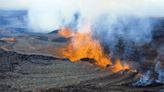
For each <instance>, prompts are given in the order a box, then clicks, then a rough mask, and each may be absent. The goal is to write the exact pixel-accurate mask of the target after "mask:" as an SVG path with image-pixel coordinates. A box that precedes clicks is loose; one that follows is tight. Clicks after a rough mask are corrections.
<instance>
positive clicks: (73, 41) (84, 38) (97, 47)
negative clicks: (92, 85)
mask: <svg viewBox="0 0 164 92" xmlns="http://www.w3.org/2000/svg"><path fill="white" fill-rule="evenodd" d="M58 34H59V35H60V36H63V37H65V38H70V41H69V42H68V45H67V46H66V47H64V48H62V49H61V52H62V55H63V56H64V57H65V58H68V59H69V60H70V61H72V62H78V61H80V60H81V59H83V58H89V59H94V61H95V62H94V64H95V65H97V66H99V67H101V68H106V67H111V69H110V70H111V71H113V72H118V71H121V70H125V69H129V66H128V65H124V64H122V62H121V61H120V60H119V59H118V60H116V62H115V63H112V60H111V58H110V57H109V55H107V54H106V53H105V52H104V49H103V47H102V46H101V44H100V42H99V40H97V39H94V38H93V37H92V31H91V27H90V26H89V25H86V26H84V27H83V28H81V29H80V30H78V31H72V30H71V29H70V28H66V27H63V28H61V30H60V31H59V32H58Z"/></svg>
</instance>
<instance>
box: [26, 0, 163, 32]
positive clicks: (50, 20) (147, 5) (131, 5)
mask: <svg viewBox="0 0 164 92" xmlns="http://www.w3.org/2000/svg"><path fill="white" fill-rule="evenodd" d="M29 1H30V3H29V8H28V10H29V22H30V24H29V26H30V27H31V28H32V29H34V31H37V32H50V31H52V30H55V29H59V28H60V27H61V26H66V25H67V26H68V25H69V24H70V23H72V22H73V21H74V17H75V15H76V14H77V13H78V14H79V15H80V16H79V19H78V26H80V25H81V24H83V22H84V21H90V22H91V23H92V24H94V21H95V20H96V19H97V18H98V17H101V16H102V15H104V14H106V15H113V16H125V15H131V16H135V17H161V16H163V15H164V12H162V11H164V8H163V6H164V1H163V0H124V1H122V0H69V1H68V0H53V1H52V0H29ZM109 20H110V21H115V20H113V18H110V19H109Z"/></svg>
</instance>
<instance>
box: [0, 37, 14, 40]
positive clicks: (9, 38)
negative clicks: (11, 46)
mask: <svg viewBox="0 0 164 92" xmlns="http://www.w3.org/2000/svg"><path fill="white" fill-rule="evenodd" d="M0 40H4V41H16V38H13V37H8V38H0Z"/></svg>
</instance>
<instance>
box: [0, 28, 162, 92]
mask: <svg viewBox="0 0 164 92" xmlns="http://www.w3.org/2000/svg"><path fill="white" fill-rule="evenodd" d="M160 32H161V33H160ZM14 38H15V39H16V40H4V39H1V40H0V92H158V91H159V92H163V91H164V85H162V84H159V83H158V84H157V83H154V84H151V85H148V86H146V87H141V86H133V84H134V83H135V82H136V81H138V80H139V78H140V77H141V73H140V72H138V71H135V70H125V71H120V72H118V73H110V72H109V71H108V69H100V68H99V67H97V66H95V65H93V64H90V63H88V62H82V61H81V62H77V63H72V62H70V61H69V60H67V59H64V58H63V57H61V55H60V52H59V51H58V47H62V46H64V45H66V42H67V39H65V38H62V37H60V36H58V35H57V34H56V32H52V33H50V34H44V35H43V34H35V35H31V34H29V35H24V36H15V37H14ZM154 38H155V39H154V42H152V43H151V45H152V44H156V45H153V46H154V48H149V47H147V46H145V47H143V48H144V50H145V56H147V59H148V61H150V60H152V61H154V62H155V60H156V59H159V60H161V61H163V60H164V59H163V55H162V54H161V55H157V54H160V53H158V50H160V52H161V51H164V48H163V47H164V46H163V45H164V44H163V42H164V40H163V32H162V31H159V32H158V33H156V35H155V36H154ZM156 48H158V50H157V49H156ZM149 63H150V62H148V64H149ZM151 63H152V62H151ZM150 65H151V64H150Z"/></svg>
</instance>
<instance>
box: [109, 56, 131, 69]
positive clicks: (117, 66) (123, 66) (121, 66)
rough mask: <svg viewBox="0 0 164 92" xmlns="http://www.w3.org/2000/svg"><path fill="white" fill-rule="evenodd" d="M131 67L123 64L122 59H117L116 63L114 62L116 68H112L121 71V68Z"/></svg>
mask: <svg viewBox="0 0 164 92" xmlns="http://www.w3.org/2000/svg"><path fill="white" fill-rule="evenodd" d="M127 69H130V68H129V66H128V65H127V64H126V65H123V64H121V61H120V59H118V60H116V63H115V64H114V68H113V69H112V71H113V72H119V71H121V70H127Z"/></svg>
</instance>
